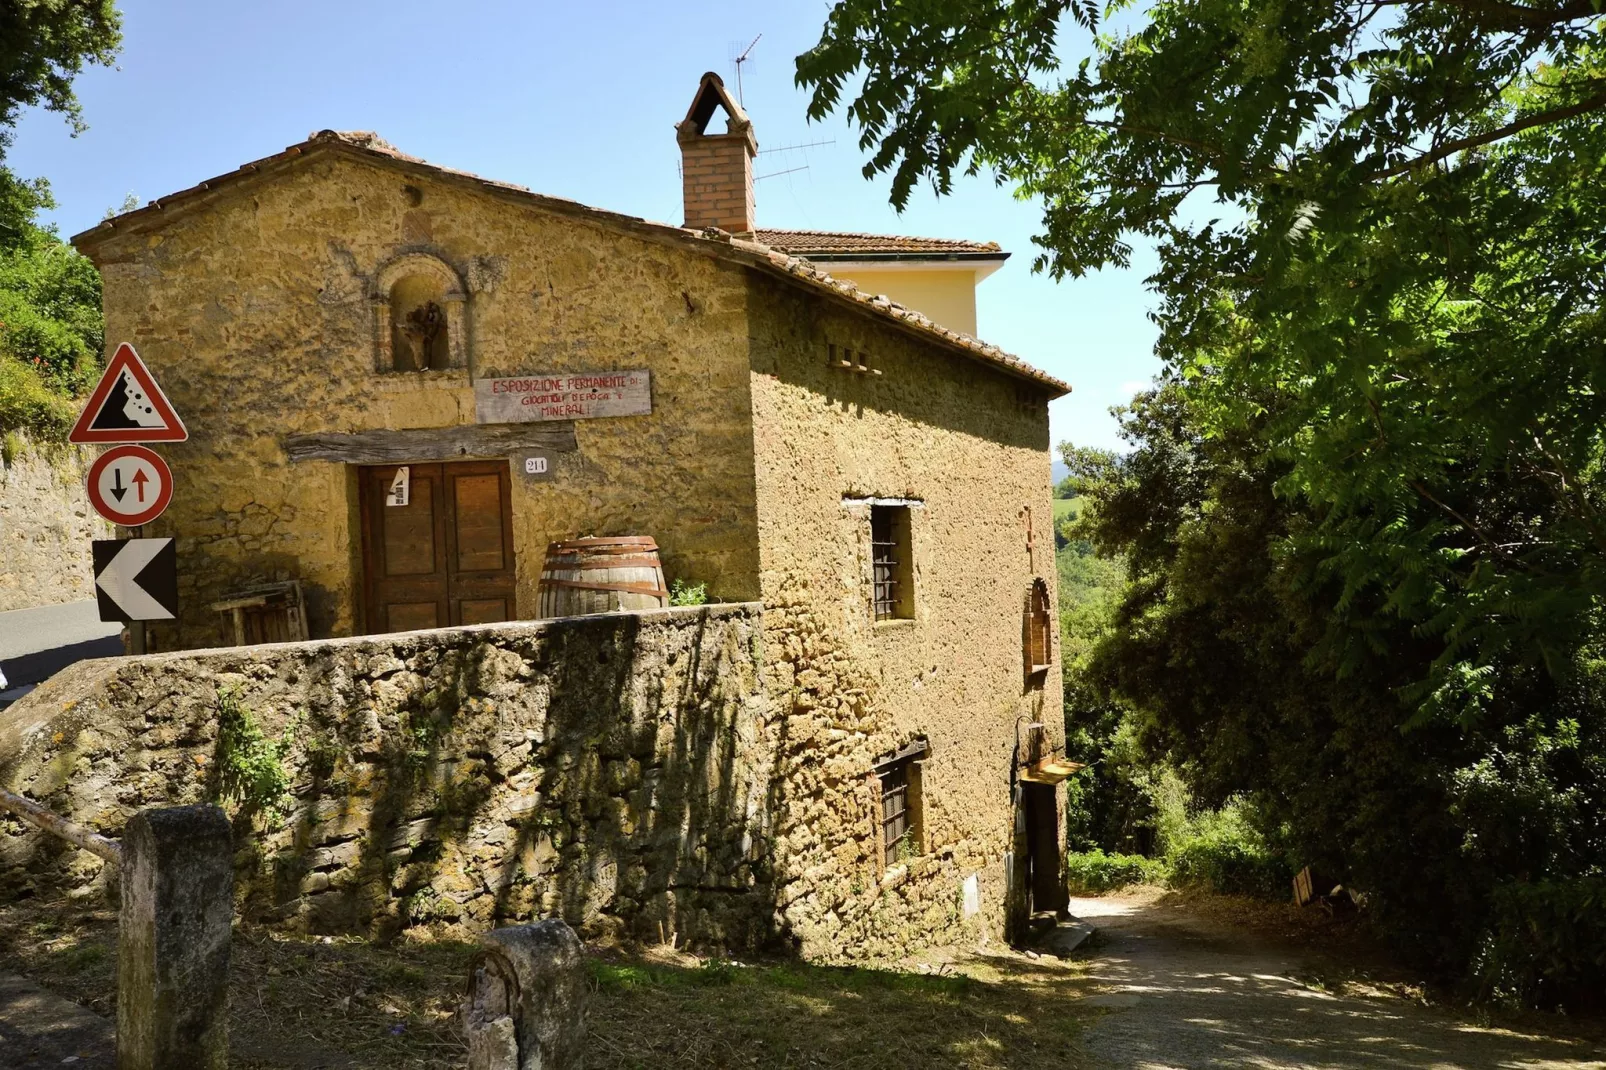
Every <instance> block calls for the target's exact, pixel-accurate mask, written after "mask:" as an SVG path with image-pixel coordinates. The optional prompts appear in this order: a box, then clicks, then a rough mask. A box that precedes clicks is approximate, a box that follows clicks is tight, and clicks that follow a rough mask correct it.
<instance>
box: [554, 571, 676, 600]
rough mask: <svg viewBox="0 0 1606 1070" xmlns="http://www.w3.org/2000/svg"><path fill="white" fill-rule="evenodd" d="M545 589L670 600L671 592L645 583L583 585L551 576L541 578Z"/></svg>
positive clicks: (578, 581) (579, 582) (577, 581)
mask: <svg viewBox="0 0 1606 1070" xmlns="http://www.w3.org/2000/svg"><path fill="white" fill-rule="evenodd" d="M541 586H543V587H571V588H575V589H577V590H581V591H623V592H625V593H626V594H650V595H653V596H655V597H658V598H668V597H669V592H668V591H666V590H664V589H663V588H662V587H652V586H649V585H647V584H645V583H583V582H581V581H580V580H558V579H553V578H551V577H549V576H543V577H541Z"/></svg>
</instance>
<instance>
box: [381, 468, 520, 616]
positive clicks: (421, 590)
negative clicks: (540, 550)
mask: <svg viewBox="0 0 1606 1070" xmlns="http://www.w3.org/2000/svg"><path fill="white" fill-rule="evenodd" d="M398 467H400V466H398V465H380V466H375V467H371V468H363V469H362V470H361V473H360V484H359V485H360V488H361V509H362V545H363V586H364V593H365V596H366V597H365V603H366V610H367V628H368V631H369V632H371V633H374V632H402V631H411V630H414V629H417V628H442V627H447V626H450V625H454V624H485V623H489V622H491V621H499V620H512V619H514V618H515V617H516V616H517V607H516V605H515V597H514V585H515V578H514V577H515V572H514V563H513V513H512V509H511V507H510V503H509V495H508V491H509V489H510V488H509V480H508V467H507V462H506V461H465V462H461V463H454V464H415V465H408V466H407V467H408V468H409V469H410V474H409V483H410V491H409V495H408V502H407V504H406V505H386V504H385V499H386V492H387V491H388V490H389V488H390V484H391V481H392V480H393V479H394V478H395V475H396V470H397V468H398Z"/></svg>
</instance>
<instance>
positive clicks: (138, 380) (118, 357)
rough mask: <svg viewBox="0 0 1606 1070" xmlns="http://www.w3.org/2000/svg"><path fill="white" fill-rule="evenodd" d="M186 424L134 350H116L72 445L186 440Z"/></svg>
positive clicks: (124, 346) (70, 437) (72, 437)
mask: <svg viewBox="0 0 1606 1070" xmlns="http://www.w3.org/2000/svg"><path fill="white" fill-rule="evenodd" d="M189 437H190V435H189V432H188V431H187V430H185V428H184V421H182V420H180V419H179V418H178V413H176V412H174V411H173V405H172V403H171V402H169V401H168V400H167V395H166V394H164V393H162V388H161V387H159V386H157V385H156V377H155V376H153V375H152V374H151V370H150V369H149V368H147V367H146V366H145V362H144V361H142V360H140V359H139V354H138V353H136V352H134V347H133V346H131V345H129V344H128V343H127V342H124V343H123V344H122V345H120V346H118V347H117V352H116V353H115V354H113V355H112V359H111V362H110V363H109V364H107V365H106V371H105V374H103V375H102V376H101V377H100V382H99V383H97V384H95V389H94V390H93V391H91V392H90V395H89V402H88V404H86V405H85V406H84V411H83V413H82V414H81V415H80V416H79V417H78V422H77V423H76V424H74V425H73V429H72V433H71V434H70V435H68V436H67V439H68V441H70V442H76V443H79V444H80V445H96V444H99V445H106V444H109V443H114V442H183V441H184V440H185V439H187V438H189Z"/></svg>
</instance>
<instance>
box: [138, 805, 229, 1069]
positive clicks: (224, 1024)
mask: <svg viewBox="0 0 1606 1070" xmlns="http://www.w3.org/2000/svg"><path fill="white" fill-rule="evenodd" d="M233 854H234V843H233V833H232V832H231V830H230V829H229V822H228V819H227V818H226V817H224V816H223V811H222V810H219V809H218V808H217V807H215V806H175V807H170V808H166V809H160V810H146V811H144V812H142V813H138V814H135V815H134V817H133V818H132V819H131V820H130V821H129V822H128V825H127V827H126V828H125V829H124V830H123V872H122V886H123V888H122V894H123V902H122V914H121V917H120V918H119V921H118V930H117V1066H118V1070H174V1068H176V1067H184V1068H185V1070H223V1068H224V1067H227V1066H228V1058H229V1035H228V1012H229V936H230V927H231V925H232V923H233V920H234V901H233V900H234V859H233Z"/></svg>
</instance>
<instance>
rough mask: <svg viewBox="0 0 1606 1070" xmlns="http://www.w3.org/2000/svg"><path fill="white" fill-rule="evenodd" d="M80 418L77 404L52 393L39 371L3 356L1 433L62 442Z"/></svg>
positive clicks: (0, 370)
mask: <svg viewBox="0 0 1606 1070" xmlns="http://www.w3.org/2000/svg"><path fill="white" fill-rule="evenodd" d="M76 417H77V410H76V408H75V407H74V405H73V403H72V402H71V401H69V400H68V399H67V398H65V397H63V396H62V395H61V394H59V393H57V392H55V391H54V390H52V389H51V388H50V386H49V385H48V384H46V382H45V380H44V378H43V377H42V376H40V374H39V373H38V372H37V371H35V370H34V369H33V368H31V367H29V366H28V365H26V364H24V363H23V362H22V361H19V360H15V359H13V358H11V357H9V356H6V355H5V354H4V353H0V431H26V432H28V433H29V434H31V435H33V436H35V437H36V438H38V439H41V440H44V441H48V442H59V441H63V440H65V439H66V437H67V432H68V431H70V430H72V424H73V420H74V419H75V418H76ZM8 463H9V462H8Z"/></svg>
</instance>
